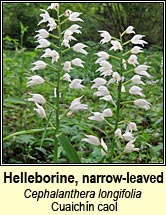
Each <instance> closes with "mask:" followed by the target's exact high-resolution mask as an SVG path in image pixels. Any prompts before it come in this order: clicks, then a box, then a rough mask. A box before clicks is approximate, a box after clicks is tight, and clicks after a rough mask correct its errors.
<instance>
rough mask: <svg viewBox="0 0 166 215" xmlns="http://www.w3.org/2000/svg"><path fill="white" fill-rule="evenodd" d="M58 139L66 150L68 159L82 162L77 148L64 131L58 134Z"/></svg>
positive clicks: (72, 161)
mask: <svg viewBox="0 0 166 215" xmlns="http://www.w3.org/2000/svg"><path fill="white" fill-rule="evenodd" d="M57 139H58V141H59V143H60V144H61V146H62V147H63V149H64V150H65V152H66V154H67V156H68V159H69V160H70V162H71V163H81V161H80V159H79V157H78V155H77V152H76V150H75V149H74V147H73V146H72V144H71V143H70V142H69V140H68V139H67V138H66V137H65V135H64V134H63V133H61V134H59V135H57Z"/></svg>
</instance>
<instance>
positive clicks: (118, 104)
mask: <svg viewBox="0 0 166 215" xmlns="http://www.w3.org/2000/svg"><path fill="white" fill-rule="evenodd" d="M120 43H121V45H122V44H123V41H122V35H120ZM119 72H120V76H121V77H122V75H123V47H122V50H121V55H120V71H119ZM121 87H122V82H121V81H119V83H118V91H117V107H116V116H115V126H114V130H113V135H114V133H115V131H116V129H117V128H118V123H119V118H120V117H119V115H120V105H121ZM114 148H115V136H114V137H113V139H112V142H111V149H110V152H111V157H110V162H112V160H113V155H114Z"/></svg>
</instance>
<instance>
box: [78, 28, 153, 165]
mask: <svg viewBox="0 0 166 215" xmlns="http://www.w3.org/2000/svg"><path fill="white" fill-rule="evenodd" d="M99 33H100V36H101V37H102V39H101V40H100V43H101V44H108V47H109V50H108V51H107V52H106V51H105V50H102V51H99V52H98V53H97V56H98V59H97V60H96V62H95V63H96V64H99V66H100V67H99V68H98V69H97V70H96V73H99V77H97V78H95V79H94V80H92V83H93V85H92V86H91V89H92V90H94V93H93V95H94V96H96V97H98V98H99V100H102V101H100V103H101V102H102V103H103V102H104V103H105V105H104V107H105V109H103V106H100V103H99V108H102V111H101V110H100V112H99V111H97V112H96V111H95V112H93V111H92V113H91V115H90V116H89V117H88V119H89V120H92V121H96V122H98V124H99V125H100V124H101V123H102V122H105V123H106V124H107V125H108V126H109V134H108V135H107V136H106V137H105V139H107V143H105V142H104V139H103V137H102V138H101V141H100V140H99V138H98V137H96V136H93V135H87V134H86V135H85V136H86V138H83V139H82V141H84V142H87V143H90V144H92V145H95V146H99V147H100V148H101V149H102V154H103V155H104V158H103V160H102V161H103V162H104V160H105V162H113V161H114V160H117V159H118V158H120V157H121V156H122V155H124V154H127V153H131V152H133V151H139V150H140V149H139V148H136V147H135V145H134V143H135V141H136V138H135V137H134V132H135V131H137V125H136V122H133V119H129V116H130V115H131V114H130V113H131V112H132V109H136V110H138V109H139V108H142V109H144V110H148V109H149V108H150V103H149V102H148V101H147V100H146V99H145V95H144V94H143V92H142V88H141V87H140V86H141V85H142V86H144V85H145V83H144V82H143V81H142V80H141V79H142V78H143V77H147V78H149V77H151V76H150V75H149V73H148V72H147V69H148V68H149V66H147V65H139V62H138V57H137V54H138V53H140V52H143V51H142V47H141V46H144V44H147V42H146V41H145V40H143V39H142V38H143V37H144V35H140V34H135V31H134V27H133V26H129V27H128V28H127V29H126V30H125V31H124V32H123V33H120V38H115V37H113V36H112V35H110V33H109V32H107V31H104V30H101V31H99ZM126 34H135V35H134V36H133V37H132V38H131V39H130V40H128V41H126V42H124V36H125V35H126ZM129 43H131V44H133V45H134V46H133V47H132V48H131V49H130V50H129V51H125V46H126V45H127V44H129ZM139 45H141V46H139ZM114 52H116V55H115V54H114ZM129 99H131V100H129ZM124 108H127V109H128V113H129V116H126V119H124V116H123V115H122V113H123V109H124ZM110 121H111V122H110ZM110 133H111V135H110ZM103 151H104V153H103Z"/></svg>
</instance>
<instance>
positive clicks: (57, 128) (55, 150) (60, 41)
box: [54, 10, 62, 163]
mask: <svg viewBox="0 0 166 215" xmlns="http://www.w3.org/2000/svg"><path fill="white" fill-rule="evenodd" d="M57 17H58V28H57V29H58V34H59V36H58V37H59V61H58V70H57V73H56V75H57V87H56V130H55V142H54V163H57V159H58V139H57V138H56V136H57V134H58V132H59V127H60V119H59V109H60V76H61V69H62V65H61V62H62V61H61V59H62V45H61V44H62V35H61V21H60V15H59V10H57Z"/></svg>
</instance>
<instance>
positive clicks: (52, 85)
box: [45, 81, 55, 88]
mask: <svg viewBox="0 0 166 215" xmlns="http://www.w3.org/2000/svg"><path fill="white" fill-rule="evenodd" d="M45 83H46V84H48V85H50V86H51V87H54V88H55V85H54V84H52V83H50V82H49V81H45Z"/></svg>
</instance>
